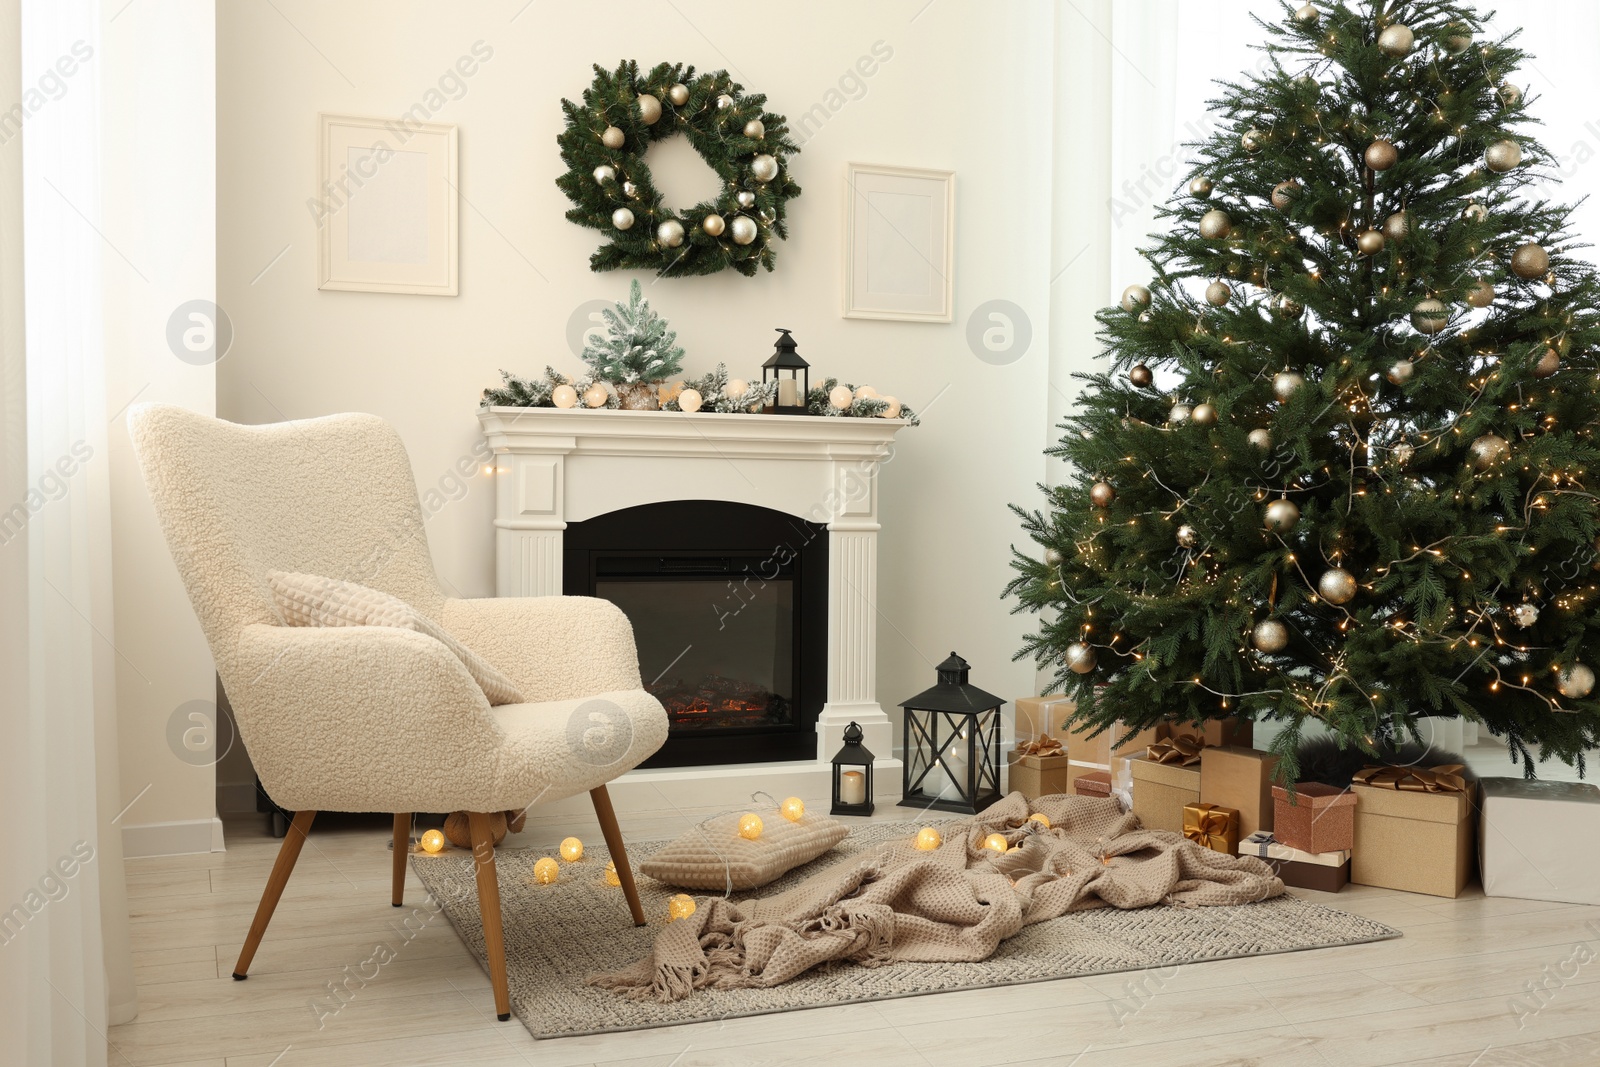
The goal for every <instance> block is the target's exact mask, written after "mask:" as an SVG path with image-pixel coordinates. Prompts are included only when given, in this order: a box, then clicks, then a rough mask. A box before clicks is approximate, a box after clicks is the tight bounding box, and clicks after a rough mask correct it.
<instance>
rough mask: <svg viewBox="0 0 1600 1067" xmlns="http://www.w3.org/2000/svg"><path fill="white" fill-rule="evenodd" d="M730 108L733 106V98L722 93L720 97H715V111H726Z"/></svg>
mask: <svg viewBox="0 0 1600 1067" xmlns="http://www.w3.org/2000/svg"><path fill="white" fill-rule="evenodd" d="M732 106H733V97H731V96H729V95H728V94H727V93H723V94H722V95H720V96H718V97H717V110H718V111H725V110H727V109H728V108H730V107H732Z"/></svg>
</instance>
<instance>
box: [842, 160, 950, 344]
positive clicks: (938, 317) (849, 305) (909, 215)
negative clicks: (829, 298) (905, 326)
mask: <svg viewBox="0 0 1600 1067" xmlns="http://www.w3.org/2000/svg"><path fill="white" fill-rule="evenodd" d="M845 204H846V206H845V231H844V317H845V318H847V319H893V320H896V321H900V322H949V321H950V320H951V317H952V311H953V309H954V306H955V305H954V300H953V297H954V285H953V278H954V275H955V217H956V176H955V172H954V171H948V170H918V169H914V168H911V167H888V166H875V165H872V164H868V163H850V164H847V166H846V169H845Z"/></svg>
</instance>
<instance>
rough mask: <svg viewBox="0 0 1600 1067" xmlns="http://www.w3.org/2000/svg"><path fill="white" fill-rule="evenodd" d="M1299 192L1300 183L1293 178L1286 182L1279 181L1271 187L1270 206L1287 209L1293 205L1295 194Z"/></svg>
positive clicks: (1281, 209) (1282, 209)
mask: <svg viewBox="0 0 1600 1067" xmlns="http://www.w3.org/2000/svg"><path fill="white" fill-rule="evenodd" d="M1299 192H1300V183H1299V181H1297V180H1296V179H1294V178H1290V179H1289V180H1288V181H1286V182H1279V183H1278V184H1277V185H1274V186H1273V187H1272V206H1273V207H1275V208H1277V209H1278V210H1279V211H1288V210H1289V208H1291V207H1293V206H1294V198H1295V194H1297V193H1299Z"/></svg>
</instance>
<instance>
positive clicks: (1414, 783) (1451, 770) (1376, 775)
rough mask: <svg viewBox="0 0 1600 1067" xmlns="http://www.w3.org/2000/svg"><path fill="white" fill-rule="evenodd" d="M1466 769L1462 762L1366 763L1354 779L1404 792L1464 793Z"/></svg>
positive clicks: (1380, 787)
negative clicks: (1421, 764) (1425, 764)
mask: <svg viewBox="0 0 1600 1067" xmlns="http://www.w3.org/2000/svg"><path fill="white" fill-rule="evenodd" d="M1464 770H1466V768H1465V767H1464V766H1462V765H1461V764H1459V763H1441V764H1439V765H1438V766H1437V767H1393V766H1385V767H1363V768H1361V770H1359V771H1357V772H1356V774H1355V777H1354V778H1353V779H1352V781H1353V782H1355V783H1357V784H1360V785H1370V786H1376V787H1377V788H1379V789H1397V790H1399V791H1401V792H1403V793H1465V792H1466V791H1467V780H1466V778H1465V777H1463V776H1462V774H1461V772H1462V771H1464Z"/></svg>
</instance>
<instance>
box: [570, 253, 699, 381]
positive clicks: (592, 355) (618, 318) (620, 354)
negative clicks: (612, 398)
mask: <svg viewBox="0 0 1600 1067" xmlns="http://www.w3.org/2000/svg"><path fill="white" fill-rule="evenodd" d="M600 314H601V317H602V318H604V319H605V322H606V332H607V337H606V339H605V340H604V341H597V340H591V341H590V342H589V343H588V344H587V345H585V346H584V348H583V361H584V362H585V363H587V364H588V365H589V367H590V369H591V370H592V371H593V372H594V376H595V377H596V378H598V379H600V380H601V381H604V382H614V383H618V384H632V383H636V382H659V381H662V380H663V379H666V378H671V377H673V376H674V375H676V374H678V373H679V372H681V371H682V369H683V349H681V348H679V347H678V346H677V345H676V344H675V342H676V341H677V340H678V335H677V334H676V333H674V332H673V331H671V330H669V329H667V320H666V319H664V318H662V317H661V316H660V315H659V314H657V313H656V310H655V308H653V307H651V306H650V301H648V300H646V299H645V298H644V295H643V293H642V292H641V291H640V289H639V280H638V279H637V278H635V279H634V281H633V287H632V288H631V289H630V290H629V293H628V302H627V303H626V304H624V303H622V302H621V301H620V300H619V301H617V305H616V307H614V308H606V309H605V310H604V311H602V312H601V313H600Z"/></svg>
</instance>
